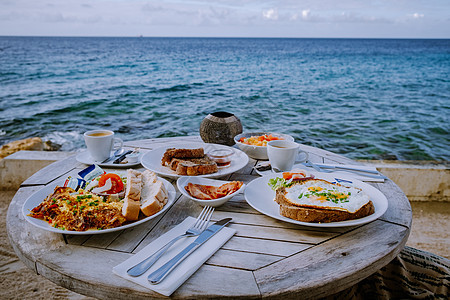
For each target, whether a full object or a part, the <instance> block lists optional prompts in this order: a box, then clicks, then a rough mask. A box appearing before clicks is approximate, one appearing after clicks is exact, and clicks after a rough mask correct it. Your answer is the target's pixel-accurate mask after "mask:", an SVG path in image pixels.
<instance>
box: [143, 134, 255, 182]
mask: <svg viewBox="0 0 450 300" xmlns="http://www.w3.org/2000/svg"><path fill="white" fill-rule="evenodd" d="M217 151H224V152H227V153H231V154H229V155H227V161H226V163H223V158H222V159H219V160H218V159H216V156H215V155H211V153H217ZM248 161H249V159H248V156H247V155H246V154H245V153H244V152H243V151H241V150H239V149H236V148H233V147H228V146H225V145H219V144H207V143H180V144H172V145H168V146H164V147H161V148H157V149H154V150H152V151H149V152H147V153H146V154H144V155H143V156H142V159H141V164H142V165H143V166H144V167H145V168H146V169H148V170H151V171H153V172H155V173H157V174H158V175H160V176H165V177H169V178H173V179H176V178H179V177H181V176H198V177H205V178H220V177H224V176H226V175H229V174H231V173H234V172H236V171H239V170H240V169H242V168H244V167H245V166H246V165H247V164H248Z"/></svg>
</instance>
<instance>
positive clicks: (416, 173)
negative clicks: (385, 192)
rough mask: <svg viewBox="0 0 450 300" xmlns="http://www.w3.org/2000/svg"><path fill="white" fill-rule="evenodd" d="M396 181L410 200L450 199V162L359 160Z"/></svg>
mask: <svg viewBox="0 0 450 300" xmlns="http://www.w3.org/2000/svg"><path fill="white" fill-rule="evenodd" d="M359 162H361V163H363V164H365V165H371V166H374V167H376V168H377V170H378V171H380V172H381V173H383V174H384V175H386V176H387V177H389V178H390V179H391V180H392V181H394V182H395V183H396V184H397V185H398V186H399V187H400V188H401V189H402V191H403V192H404V193H405V194H406V196H407V197H408V199H409V201H450V164H449V162H436V161H397V160H395V161H389V160H359Z"/></svg>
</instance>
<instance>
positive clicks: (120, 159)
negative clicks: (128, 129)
mask: <svg viewBox="0 0 450 300" xmlns="http://www.w3.org/2000/svg"><path fill="white" fill-rule="evenodd" d="M132 152H133V151H131V150H128V151H127V152H125V153H124V154H122V155H121V156H119V157H118V158H117V159H116V160H115V161H114V162H113V164H120V162H121V161H122V160H124V159H125V157H126V156H127V155H128V154H130V153H132Z"/></svg>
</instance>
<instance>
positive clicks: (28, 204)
mask: <svg viewBox="0 0 450 300" xmlns="http://www.w3.org/2000/svg"><path fill="white" fill-rule="evenodd" d="M158 179H159V180H161V181H162V182H163V183H164V186H165V187H166V189H167V191H168V192H169V199H168V200H167V204H166V205H164V207H163V208H162V209H161V210H160V211H159V212H157V213H156V214H154V215H151V216H149V217H146V218H143V219H141V220H138V221H136V222H133V223H130V224H126V225H123V226H119V227H116V228H109V229H103V230H87V231H70V230H62V229H58V228H54V227H52V226H51V225H50V224H48V223H47V222H46V221H44V220H41V219H36V218H33V217H30V216H28V214H29V213H30V211H31V210H32V209H33V208H35V207H36V206H38V205H39V204H40V203H41V202H42V201H44V199H45V198H46V197H47V196H48V195H50V194H51V193H52V192H53V191H54V190H55V187H56V186H63V185H64V181H61V182H57V183H53V184H51V185H48V186H46V187H43V188H42V189H40V190H39V191H37V192H35V193H34V194H32V195H31V196H30V197H28V199H27V200H26V201H25V203H24V204H23V206H22V214H23V215H24V217H25V220H27V221H28V222H29V223H31V224H32V225H34V226H36V227H39V228H41V229H44V230H47V231H52V232H56V233H63V234H70V235H89V234H103V233H108V232H113V231H118V230H123V229H127V228H130V227H134V226H137V225H139V224H142V223H144V222H147V221H150V220H151V219H153V218H155V217H157V216H159V215H160V214H162V213H163V212H165V211H166V210H168V209H169V208H170V207H171V206H172V204H173V203H174V202H175V196H176V191H175V188H174V187H173V185H172V184H171V183H170V182H168V181H167V180H165V179H163V178H158Z"/></svg>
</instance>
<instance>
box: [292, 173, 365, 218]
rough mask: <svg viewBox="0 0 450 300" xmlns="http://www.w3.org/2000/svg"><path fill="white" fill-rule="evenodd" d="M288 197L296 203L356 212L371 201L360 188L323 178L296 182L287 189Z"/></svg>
mask: <svg viewBox="0 0 450 300" xmlns="http://www.w3.org/2000/svg"><path fill="white" fill-rule="evenodd" d="M286 191H287V193H286V195H285V196H286V198H287V199H289V200H290V202H292V204H294V205H301V206H308V207H313V208H320V209H337V210H343V211H347V212H350V213H354V212H356V211H357V210H358V209H360V208H361V207H362V206H364V205H365V204H366V203H368V202H369V201H370V199H369V196H367V195H366V194H364V193H363V191H362V190H361V189H360V188H357V187H353V186H343V185H340V184H334V183H330V182H328V181H325V180H321V179H313V180H308V181H305V182H303V183H301V184H294V185H293V186H291V187H290V188H288V189H286Z"/></svg>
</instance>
